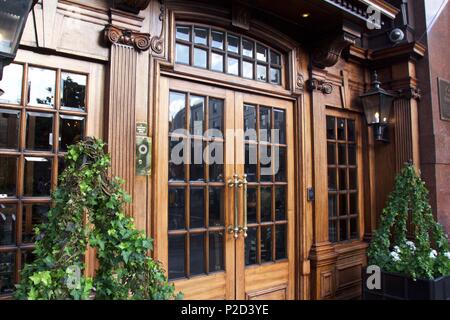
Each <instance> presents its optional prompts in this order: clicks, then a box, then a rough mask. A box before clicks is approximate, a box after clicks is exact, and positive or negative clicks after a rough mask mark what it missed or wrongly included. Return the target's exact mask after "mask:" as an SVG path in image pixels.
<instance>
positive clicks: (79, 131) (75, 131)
mask: <svg viewBox="0 0 450 320" xmlns="http://www.w3.org/2000/svg"><path fill="white" fill-rule="evenodd" d="M59 121H60V122H59V132H60V133H59V139H60V140H59V141H60V145H59V150H60V151H67V149H68V146H70V145H73V144H75V143H77V142H78V141H80V140H82V139H83V133H84V118H83V117H75V116H66V115H62V116H61V119H60V120H59Z"/></svg>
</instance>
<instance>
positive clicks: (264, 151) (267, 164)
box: [259, 145, 275, 182]
mask: <svg viewBox="0 0 450 320" xmlns="http://www.w3.org/2000/svg"><path fill="white" fill-rule="evenodd" d="M259 162H260V163H259V169H260V172H259V174H260V176H259V179H260V180H261V181H262V182H271V181H272V178H273V169H274V167H275V165H273V163H272V148H271V147H270V146H267V145H259Z"/></svg>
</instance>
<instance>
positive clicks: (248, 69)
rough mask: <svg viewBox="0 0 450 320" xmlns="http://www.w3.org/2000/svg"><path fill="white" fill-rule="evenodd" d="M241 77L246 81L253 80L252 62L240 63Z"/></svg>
mask: <svg viewBox="0 0 450 320" xmlns="http://www.w3.org/2000/svg"><path fill="white" fill-rule="evenodd" d="M242 76H243V77H244V78H247V79H253V62H248V61H245V60H244V62H242Z"/></svg>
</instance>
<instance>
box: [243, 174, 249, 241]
mask: <svg viewBox="0 0 450 320" xmlns="http://www.w3.org/2000/svg"><path fill="white" fill-rule="evenodd" d="M242 185H243V186H244V227H243V228H242V231H243V232H244V238H247V230H248V227H247V185H248V181H247V175H246V174H244V178H243V179H242Z"/></svg>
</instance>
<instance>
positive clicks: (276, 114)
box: [273, 109, 286, 144]
mask: <svg viewBox="0 0 450 320" xmlns="http://www.w3.org/2000/svg"><path fill="white" fill-rule="evenodd" d="M273 118H274V123H273V127H274V129H275V130H278V142H277V141H274V142H275V143H280V144H285V143H286V114H285V111H284V110H278V109H273Z"/></svg>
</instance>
